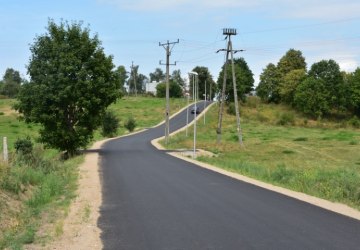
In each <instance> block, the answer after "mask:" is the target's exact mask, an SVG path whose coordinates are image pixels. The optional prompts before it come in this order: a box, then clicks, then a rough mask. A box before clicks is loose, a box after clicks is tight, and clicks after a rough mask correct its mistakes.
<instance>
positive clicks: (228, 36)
mask: <svg viewBox="0 0 360 250" xmlns="http://www.w3.org/2000/svg"><path fill="white" fill-rule="evenodd" d="M223 34H224V35H226V39H228V43H227V48H226V49H219V50H218V51H217V52H216V53H218V52H220V51H225V52H226V61H225V65H224V80H223V86H222V92H221V96H220V108H219V121H218V127H217V130H216V133H217V143H220V142H221V132H222V117H223V112H224V101H225V100H224V99H225V90H226V77H227V65H228V63H229V62H228V61H229V53H230V55H231V70H232V79H233V89H234V102H235V103H234V104H235V112H236V124H237V134H238V138H239V143H240V145H241V146H242V145H243V140H242V132H241V125H240V114H239V104H238V97H237V87H236V77H235V66H234V53H237V52H240V51H244V50H233V47H232V42H231V36H232V35H236V34H237V33H236V29H223Z"/></svg>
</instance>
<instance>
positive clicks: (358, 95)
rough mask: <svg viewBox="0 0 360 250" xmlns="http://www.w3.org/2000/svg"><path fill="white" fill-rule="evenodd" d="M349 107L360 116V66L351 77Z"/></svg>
mask: <svg viewBox="0 0 360 250" xmlns="http://www.w3.org/2000/svg"><path fill="white" fill-rule="evenodd" d="M349 97H350V98H349V100H348V102H349V107H350V109H351V111H352V112H353V113H354V114H356V115H357V116H358V117H360V68H357V69H356V70H355V72H354V73H352V74H351V75H350V77H349Z"/></svg>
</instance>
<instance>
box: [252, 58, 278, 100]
mask: <svg viewBox="0 0 360 250" xmlns="http://www.w3.org/2000/svg"><path fill="white" fill-rule="evenodd" d="M280 79H281V75H280V73H279V71H278V69H277V67H276V66H275V65H274V64H272V63H269V64H268V65H267V66H266V68H265V69H264V70H263V72H262V73H261V75H260V82H259V85H258V86H257V87H256V94H257V95H258V96H259V97H260V98H261V99H262V100H263V101H265V102H275V103H278V102H280V93H279V84H280Z"/></svg>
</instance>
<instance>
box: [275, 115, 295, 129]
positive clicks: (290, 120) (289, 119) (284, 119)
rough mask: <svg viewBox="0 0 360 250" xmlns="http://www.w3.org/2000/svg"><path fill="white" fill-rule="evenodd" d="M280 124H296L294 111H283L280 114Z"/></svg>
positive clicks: (278, 122)
mask: <svg viewBox="0 0 360 250" xmlns="http://www.w3.org/2000/svg"><path fill="white" fill-rule="evenodd" d="M277 124H278V125H282V126H286V125H294V124H295V116H294V114H292V113H283V114H281V115H280V118H279V120H278V121H277Z"/></svg>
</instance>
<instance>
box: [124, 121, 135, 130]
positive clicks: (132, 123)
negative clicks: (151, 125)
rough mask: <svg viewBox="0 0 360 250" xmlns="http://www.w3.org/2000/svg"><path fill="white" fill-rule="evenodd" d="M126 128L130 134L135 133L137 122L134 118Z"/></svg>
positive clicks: (125, 125) (126, 124) (127, 122)
mask: <svg viewBox="0 0 360 250" xmlns="http://www.w3.org/2000/svg"><path fill="white" fill-rule="evenodd" d="M124 127H125V128H126V129H127V130H129V131H130V132H132V131H134V129H135V127H136V121H135V119H134V118H133V117H130V118H129V119H128V120H127V121H126V122H125V124H124Z"/></svg>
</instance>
